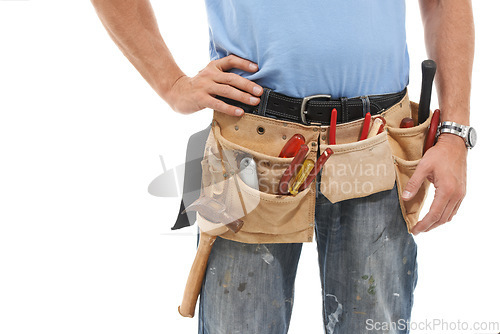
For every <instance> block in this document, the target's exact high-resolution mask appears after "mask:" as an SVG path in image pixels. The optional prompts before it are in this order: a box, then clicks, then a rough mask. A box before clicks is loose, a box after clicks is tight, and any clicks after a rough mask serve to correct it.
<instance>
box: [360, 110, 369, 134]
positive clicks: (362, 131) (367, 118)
mask: <svg viewBox="0 0 500 334" xmlns="http://www.w3.org/2000/svg"><path fill="white" fill-rule="evenodd" d="M371 120H372V115H371V114H370V113H369V112H367V113H366V115H365V120H364V122H363V129H362V130H361V137H359V140H365V139H366V138H367V137H368V130H370V122H371Z"/></svg>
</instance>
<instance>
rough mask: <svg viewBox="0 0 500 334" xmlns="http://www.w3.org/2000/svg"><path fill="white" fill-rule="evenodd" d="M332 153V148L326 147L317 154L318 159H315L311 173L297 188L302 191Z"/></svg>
mask: <svg viewBox="0 0 500 334" xmlns="http://www.w3.org/2000/svg"><path fill="white" fill-rule="evenodd" d="M332 155H333V151H332V149H331V148H329V147H327V148H326V150H325V151H324V152H323V154H321V155H320V156H319V158H318V161H316V165H314V169H313V170H312V171H311V173H309V175H308V176H307V179H306V180H305V181H304V183H302V185H301V186H300V188H299V191H302V190H304V189H306V188H307V187H309V185H310V184H311V183H312V181H313V180H314V179H315V178H316V176H317V175H318V174H319V172H320V171H321V168H323V165H324V164H325V162H326V160H328V158H330V156H332Z"/></svg>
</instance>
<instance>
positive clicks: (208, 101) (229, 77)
mask: <svg viewBox="0 0 500 334" xmlns="http://www.w3.org/2000/svg"><path fill="white" fill-rule="evenodd" d="M233 68H237V69H240V70H243V71H246V72H252V73H253V72H256V71H257V70H258V66H257V64H255V63H253V62H251V61H249V60H246V59H243V58H240V57H238V56H235V55H229V56H227V57H224V58H220V59H217V60H213V61H211V62H210V63H209V64H208V65H207V66H206V67H205V68H204V69H202V70H201V71H200V72H198V74H197V75H196V76H194V77H192V78H191V77H188V76H186V75H183V76H181V77H179V78H178V79H177V80H176V81H175V83H174V84H173V85H172V87H171V88H170V89H169V91H168V93H166V94H165V95H166V96H165V97H164V98H165V100H166V101H167V102H168V104H169V105H170V107H172V109H173V110H175V111H177V112H179V113H182V114H191V113H194V112H196V111H199V110H202V109H204V108H210V109H215V110H217V111H220V112H223V113H226V114H228V115H233V116H241V115H243V110H242V109H241V108H237V107H234V106H231V105H229V104H227V103H224V102H222V101H220V100H219V99H216V98H215V96H216V95H219V96H224V97H227V98H230V99H233V100H236V101H240V102H243V103H246V104H249V105H254V106H256V105H258V104H259V102H260V98H259V96H260V95H261V94H262V92H263V89H262V87H261V86H259V85H257V84H256V83H254V82H252V81H250V80H248V79H245V78H243V77H242V76H240V75H238V74H235V73H228V72H227V71H229V70H230V69H233Z"/></svg>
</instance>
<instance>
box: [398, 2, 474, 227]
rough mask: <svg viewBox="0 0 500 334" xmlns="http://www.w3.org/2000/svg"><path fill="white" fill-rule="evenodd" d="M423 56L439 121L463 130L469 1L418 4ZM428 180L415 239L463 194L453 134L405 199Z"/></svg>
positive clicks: (460, 149)
mask: <svg viewBox="0 0 500 334" xmlns="http://www.w3.org/2000/svg"><path fill="white" fill-rule="evenodd" d="M420 9H421V14H422V21H423V23H424V31H425V42H426V46H427V53H428V54H429V57H430V58H431V59H433V60H435V61H436V63H437V73H436V88H437V92H438V98H439V105H440V109H441V120H442V121H454V122H457V123H460V124H463V125H469V110H470V91H471V78H472V63H473V59H474V20H473V16H472V4H471V1H470V0H420ZM426 178H428V179H429V180H430V181H431V182H432V183H434V186H435V188H436V192H435V197H434V200H433V202H432V205H431V208H430V210H429V213H428V214H427V215H426V216H425V217H424V218H423V219H422V220H421V221H420V222H418V224H417V225H416V226H415V227H414V228H413V230H412V232H413V233H414V234H415V235H416V234H418V233H420V232H423V231H430V230H432V229H433V228H436V227H437V226H439V225H442V224H444V223H446V222H449V221H450V220H451V219H452V218H453V216H454V215H455V214H456V212H457V210H458V208H459V206H460V204H461V202H462V200H463V198H464V196H465V190H466V179H467V149H466V147H465V144H464V141H463V140H462V139H461V138H460V137H458V136H456V135H453V134H442V135H441V136H439V139H438V142H437V143H436V145H435V146H434V147H433V148H431V149H429V150H428V151H427V153H426V154H425V155H424V157H423V158H422V160H421V162H420V163H419V165H418V167H417V169H416V171H415V174H414V175H413V177H412V178H411V179H410V181H409V182H408V185H407V187H406V191H405V193H404V195H403V197H406V199H411V198H412V197H413V196H414V195H415V194H416V192H417V191H418V189H419V188H420V186H421V185H422V182H423V181H424V180H425V179H426Z"/></svg>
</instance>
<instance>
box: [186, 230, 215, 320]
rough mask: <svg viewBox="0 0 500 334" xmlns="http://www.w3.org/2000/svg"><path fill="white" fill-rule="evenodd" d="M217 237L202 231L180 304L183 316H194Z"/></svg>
mask: <svg viewBox="0 0 500 334" xmlns="http://www.w3.org/2000/svg"><path fill="white" fill-rule="evenodd" d="M216 238H217V236H213V235H209V234H207V233H204V232H200V242H199V244H198V250H197V251H196V257H195V258H194V261H193V265H192V266H191V271H190V272H189V276H188V279H187V282H186V288H185V289H184V296H183V298H182V303H181V306H179V313H180V314H181V315H182V316H183V317H189V318H192V317H194V310H195V308H196V302H197V301H198V296H199V295H200V290H201V284H202V283H203V278H204V277H205V272H206V270H207V262H208V257H209V256H210V251H211V250H212V245H213V244H214V242H215V239H216Z"/></svg>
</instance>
